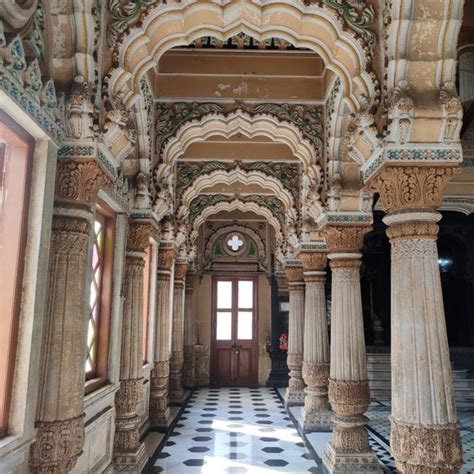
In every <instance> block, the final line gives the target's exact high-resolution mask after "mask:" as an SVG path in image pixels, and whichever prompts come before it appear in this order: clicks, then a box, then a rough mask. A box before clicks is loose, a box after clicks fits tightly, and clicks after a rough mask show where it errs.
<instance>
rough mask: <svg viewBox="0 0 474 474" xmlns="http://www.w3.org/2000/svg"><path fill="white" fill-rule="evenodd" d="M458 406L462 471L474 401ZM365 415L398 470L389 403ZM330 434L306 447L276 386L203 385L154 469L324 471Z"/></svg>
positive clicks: (473, 457)
mask: <svg viewBox="0 0 474 474" xmlns="http://www.w3.org/2000/svg"><path fill="white" fill-rule="evenodd" d="M283 391H284V389H282V390H281V391H280V393H283ZM457 409H458V415H459V420H460V424H461V437H462V441H463V447H464V461H465V464H464V466H463V468H462V470H461V474H474V401H472V402H468V401H466V402H459V403H458V406H457ZM300 410H301V407H292V408H291V415H292V416H293V417H294V418H295V419H298V417H299V411H300ZM367 416H368V417H369V419H370V422H369V426H368V430H369V439H370V445H371V447H372V449H373V450H374V452H375V453H376V454H377V456H378V458H379V460H380V461H381V463H382V465H383V466H384V468H385V470H386V471H387V472H394V473H395V472H397V471H396V470H395V463H394V460H393V457H392V455H391V454H390V446H389V438H390V423H389V419H388V418H389V416H390V404H389V403H387V402H381V401H373V402H372V403H371V404H370V407H369V410H368V412H367ZM331 436H332V435H331V433H311V434H308V435H307V436H306V438H307V442H308V443H309V444H308V446H310V450H308V449H307V448H306V447H305V444H304V442H303V440H302V438H301V437H300V436H299V434H298V432H297V430H296V428H295V426H294V424H293V423H292V422H291V421H290V419H289V418H288V416H287V413H286V411H285V408H284V407H283V404H282V402H281V398H280V396H279V395H278V394H277V393H276V392H275V391H274V390H273V389H268V388H258V389H249V388H220V389H208V388H201V389H199V390H196V391H195V392H194V393H193V395H192V396H191V398H190V400H189V404H188V406H187V407H186V409H185V410H184V412H183V413H182V415H181V417H180V418H179V420H178V422H177V424H176V425H175V426H174V428H173V430H172V431H171V433H170V435H169V437H168V438H167V439H166V440H165V442H164V445H163V446H162V448H161V449H159V450H158V451H157V452H156V453H155V456H154V461H153V463H154V465H153V467H152V468H151V472H154V473H155V472H166V473H176V474H182V473H191V474H192V473H193V472H194V473H212V474H214V473H216V472H224V473H233V474H240V473H249V474H250V473H252V474H259V473H261V474H271V473H276V472H291V473H303V472H313V473H320V474H322V473H323V472H324V471H323V469H322V462H321V459H320V458H321V457H322V455H323V452H324V450H325V446H326V443H327V442H328V441H329V439H330V438H331Z"/></svg>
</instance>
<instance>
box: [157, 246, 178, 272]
mask: <svg viewBox="0 0 474 474" xmlns="http://www.w3.org/2000/svg"><path fill="white" fill-rule="evenodd" d="M175 256H176V251H175V249H174V248H173V247H161V246H160V248H159V250H158V270H165V271H171V269H172V268H173V263H174V258H175Z"/></svg>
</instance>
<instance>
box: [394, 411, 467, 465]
mask: <svg viewBox="0 0 474 474" xmlns="http://www.w3.org/2000/svg"><path fill="white" fill-rule="evenodd" d="M391 424H392V430H391V436H390V446H391V448H392V452H393V456H394V458H395V463H396V466H397V469H399V470H400V471H401V472H403V473H405V474H452V473H458V472H459V471H460V469H461V466H462V464H463V451H462V444H461V437H460V434H459V426H458V424H457V423H456V424H448V425H436V426H418V425H409V424H406V423H402V422H399V421H397V420H395V419H394V418H391Z"/></svg>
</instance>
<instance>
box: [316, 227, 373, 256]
mask: <svg viewBox="0 0 474 474" xmlns="http://www.w3.org/2000/svg"><path fill="white" fill-rule="evenodd" d="M371 230H372V227H371V226H367V225H365V226H349V225H346V226H345V225H329V226H326V227H325V228H324V234H325V236H326V242H327V246H328V249H329V251H330V252H337V253H351V252H358V251H359V250H360V249H361V248H362V246H363V245H364V236H365V234H366V233H367V232H370V231H371Z"/></svg>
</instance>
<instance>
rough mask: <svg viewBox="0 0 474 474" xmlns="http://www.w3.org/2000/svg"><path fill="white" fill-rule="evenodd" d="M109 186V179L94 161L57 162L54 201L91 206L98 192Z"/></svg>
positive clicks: (63, 160) (68, 160)
mask: <svg viewBox="0 0 474 474" xmlns="http://www.w3.org/2000/svg"><path fill="white" fill-rule="evenodd" d="M109 184H110V179H109V178H108V177H107V176H106V175H105V173H104V172H103V171H102V169H101V168H100V166H99V165H98V163H96V162H95V161H92V160H87V161H78V160H71V159H61V160H58V164H57V168H56V185H55V199H56V201H59V202H63V203H76V204H82V205H86V206H92V205H93V204H94V203H95V201H96V198H97V193H98V192H99V190H100V189H101V188H103V187H106V186H107V185H109Z"/></svg>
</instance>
